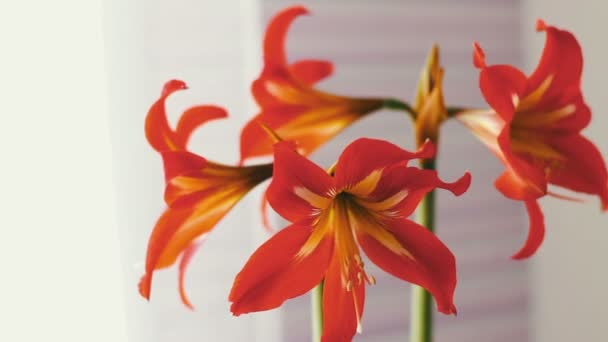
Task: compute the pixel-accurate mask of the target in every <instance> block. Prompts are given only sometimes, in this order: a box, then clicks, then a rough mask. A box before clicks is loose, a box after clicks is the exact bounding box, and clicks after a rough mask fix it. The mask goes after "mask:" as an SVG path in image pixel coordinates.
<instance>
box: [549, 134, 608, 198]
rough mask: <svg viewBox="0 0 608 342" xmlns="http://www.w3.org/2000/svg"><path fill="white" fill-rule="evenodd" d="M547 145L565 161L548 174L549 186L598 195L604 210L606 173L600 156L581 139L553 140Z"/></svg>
mask: <svg viewBox="0 0 608 342" xmlns="http://www.w3.org/2000/svg"><path fill="white" fill-rule="evenodd" d="M551 145H552V146H553V147H554V148H555V149H556V150H557V151H559V153H561V154H562V155H563V156H564V157H565V158H566V159H565V161H563V163H562V164H559V165H558V166H557V167H555V168H552V169H551V170H550V172H549V182H550V183H551V184H555V185H558V186H561V187H564V188H567V189H570V190H573V191H577V192H584V193H587V194H593V195H598V196H599V197H600V199H601V201H602V208H603V209H604V210H607V209H608V171H607V170H606V162H605V161H604V159H603V158H602V154H601V153H600V152H599V151H598V149H597V147H595V145H594V144H593V143H592V142H591V141H589V140H587V139H585V137H583V136H582V135H579V134H576V135H570V136H567V137H561V136H557V137H555V138H552V139H551Z"/></svg>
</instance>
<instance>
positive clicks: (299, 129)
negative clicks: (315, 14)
mask: <svg viewBox="0 0 608 342" xmlns="http://www.w3.org/2000/svg"><path fill="white" fill-rule="evenodd" d="M307 13H308V10H307V9H306V8H304V7H300V6H295V7H289V8H287V9H285V10H283V11H282V12H280V13H279V14H278V15H277V16H276V17H274V19H272V21H271V22H270V24H269V26H268V29H267V31H266V35H265V38H264V69H263V70H262V73H261V75H260V77H259V78H258V79H257V80H255V81H254V82H253V84H252V87H251V88H252V92H253V96H254V97H255V100H256V102H257V104H258V105H259V107H260V113H259V114H257V115H256V116H255V117H254V118H253V119H252V120H251V121H250V122H248V123H247V125H245V127H244V128H243V130H242V132H241V161H244V160H246V159H248V158H251V157H259V156H267V155H271V154H272V141H271V140H270V139H268V137H267V136H266V133H265V132H264V130H262V129H261V128H260V126H259V125H258V123H257V122H263V123H264V124H266V125H268V126H269V127H270V128H271V129H273V130H274V131H276V132H277V133H278V135H279V136H281V137H282V138H284V139H286V140H291V141H295V142H297V144H298V149H299V151H300V152H302V153H304V154H308V153H310V152H312V151H313V150H315V149H316V148H317V147H319V146H320V145H322V144H323V143H324V142H326V141H328V140H329V139H331V138H332V137H334V136H335V135H336V134H338V133H339V132H340V131H342V130H343V129H344V128H345V127H347V126H348V125H350V124H351V123H353V122H354V121H356V120H358V119H360V118H361V117H363V116H364V115H366V114H368V113H370V112H372V111H375V110H377V109H379V108H381V107H382V106H383V103H384V101H383V100H381V99H359V98H349V97H344V96H337V95H333V94H329V93H326V92H322V91H319V90H318V89H315V88H314V87H313V84H314V83H316V82H318V81H319V80H321V79H323V78H325V77H327V76H329V75H330V74H331V73H332V70H333V67H332V64H331V62H328V61H320V60H302V61H299V62H296V63H293V64H291V65H290V64H288V63H287V59H286V57H285V37H286V34H287V30H288V28H289V25H290V24H291V22H292V21H293V20H294V19H295V18H296V17H298V16H300V15H303V14H307Z"/></svg>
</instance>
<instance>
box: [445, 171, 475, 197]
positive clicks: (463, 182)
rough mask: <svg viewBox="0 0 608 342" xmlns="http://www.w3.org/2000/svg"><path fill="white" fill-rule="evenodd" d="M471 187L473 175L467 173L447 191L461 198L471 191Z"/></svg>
mask: <svg viewBox="0 0 608 342" xmlns="http://www.w3.org/2000/svg"><path fill="white" fill-rule="evenodd" d="M469 186H471V173H470V172H468V171H467V172H465V173H464V175H463V176H462V177H460V178H459V179H458V180H457V181H455V182H453V183H451V184H450V187H449V188H447V189H448V190H450V191H451V192H452V193H453V194H454V195H456V196H460V195H462V194H464V193H465V192H466V191H467V190H468V189H469Z"/></svg>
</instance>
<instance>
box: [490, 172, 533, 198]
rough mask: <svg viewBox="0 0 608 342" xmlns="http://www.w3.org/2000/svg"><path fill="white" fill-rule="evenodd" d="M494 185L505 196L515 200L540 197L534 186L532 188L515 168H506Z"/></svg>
mask: <svg viewBox="0 0 608 342" xmlns="http://www.w3.org/2000/svg"><path fill="white" fill-rule="evenodd" d="M494 186H495V187H496V189H498V191H500V192H501V193H502V194H503V195H504V196H505V197H507V198H510V199H513V200H526V199H534V198H537V197H538V193H537V192H536V191H534V188H530V186H529V185H528V184H526V182H525V180H523V179H521V178H520V177H519V176H518V175H517V173H515V172H514V171H513V170H506V171H505V172H503V173H502V174H501V175H500V176H499V177H498V178H497V179H496V181H494Z"/></svg>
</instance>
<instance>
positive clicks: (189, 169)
mask: <svg viewBox="0 0 608 342" xmlns="http://www.w3.org/2000/svg"><path fill="white" fill-rule="evenodd" d="M181 89H186V85H185V83H184V82H182V81H178V80H172V81H169V82H167V83H166V84H165V87H164V89H163V92H162V94H161V97H160V98H159V99H158V100H157V101H156V102H155V103H154V104H153V105H152V107H151V108H150V111H149V112H148V116H147V117H146V137H147V139H148V142H149V143H150V145H151V146H152V147H153V148H154V149H155V150H157V151H159V152H161V155H162V158H163V162H164V169H165V179H166V189H165V201H166V203H167V205H168V206H169V208H168V209H166V210H165V212H164V213H163V214H162V215H161V216H160V218H159V219H158V221H157V222H156V225H155V227H154V229H153V231H152V234H151V235H150V240H149V242H148V252H147V256H146V273H145V274H144V276H143V277H142V279H141V281H140V283H139V291H140V294H141V295H142V296H143V297H145V298H146V299H149V298H150V290H151V282H152V275H153V273H154V271H155V270H158V269H161V268H165V267H168V266H171V265H172V264H174V263H175V261H176V259H177V258H178V256H179V255H180V254H181V255H182V258H181V261H180V264H179V268H178V270H179V278H178V279H179V293H180V297H181V299H182V302H183V303H184V304H185V305H186V306H187V307H189V308H192V305H191V303H190V301H189V300H188V298H187V296H186V293H185V290H184V274H185V270H186V268H187V265H188V263H189V261H190V259H191V258H192V256H193V254H194V253H195V252H196V250H197V249H198V248H199V246H200V244H201V242H202V238H203V237H204V236H205V235H206V234H207V233H208V232H209V231H210V230H211V229H213V227H214V226H215V225H216V224H217V223H218V222H219V220H221V219H222V217H224V215H225V214H226V213H227V212H228V211H230V209H232V207H233V206H234V205H236V203H238V201H239V200H240V199H241V198H242V197H243V196H245V195H246V194H247V193H248V192H249V191H250V190H251V189H252V188H253V187H255V186H256V185H257V184H259V183H261V182H263V181H264V180H266V179H268V178H270V176H271V175H272V165H271V164H266V165H257V166H248V167H234V166H227V165H221V164H218V163H214V162H211V161H208V160H206V159H204V158H202V157H200V156H198V155H196V154H193V153H191V152H188V151H186V146H187V143H188V140H189V138H190V135H191V134H192V132H193V131H194V129H195V128H197V127H199V126H200V125H201V124H203V123H205V122H207V121H209V120H212V119H218V118H224V117H226V116H227V113H226V111H225V110H224V109H222V108H220V107H216V106H196V107H192V108H190V109H188V110H186V111H185V112H184V114H183V115H182V116H181V117H180V120H179V122H178V124H177V128H176V130H172V129H171V128H170V126H169V123H168V121H167V116H166V113H165V105H164V102H165V100H166V98H167V97H168V96H169V95H171V94H172V93H174V92H175V91H177V90H181Z"/></svg>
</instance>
